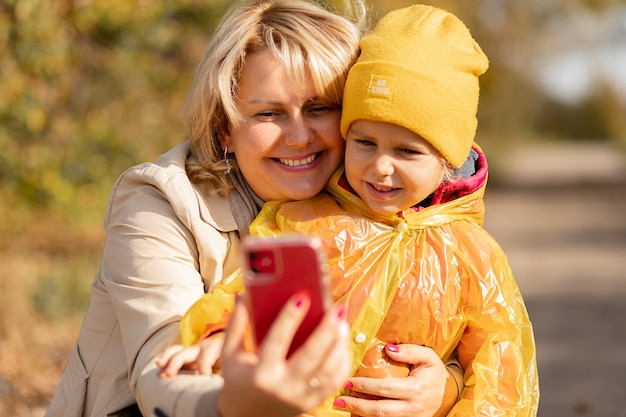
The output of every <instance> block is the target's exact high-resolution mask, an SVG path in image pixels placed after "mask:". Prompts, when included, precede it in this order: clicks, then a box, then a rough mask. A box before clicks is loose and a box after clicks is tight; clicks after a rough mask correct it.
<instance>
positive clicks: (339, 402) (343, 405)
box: [333, 399, 346, 408]
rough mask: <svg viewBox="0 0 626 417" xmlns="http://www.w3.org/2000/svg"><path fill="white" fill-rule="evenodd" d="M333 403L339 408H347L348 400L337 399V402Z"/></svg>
mask: <svg viewBox="0 0 626 417" xmlns="http://www.w3.org/2000/svg"><path fill="white" fill-rule="evenodd" d="M333 405H334V406H335V407H337V408H346V402H345V401H344V400H339V399H337V400H335V402H333Z"/></svg>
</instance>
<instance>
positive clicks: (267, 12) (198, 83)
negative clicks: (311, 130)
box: [183, 0, 365, 194]
mask: <svg viewBox="0 0 626 417" xmlns="http://www.w3.org/2000/svg"><path fill="white" fill-rule="evenodd" d="M345 3H346V6H345V7H344V9H345V10H344V13H345V14H346V16H341V15H339V14H338V13H337V12H331V11H329V10H327V9H325V8H323V7H321V6H319V5H317V4H315V3H312V2H307V1H300V0H256V1H253V2H248V3H247V4H241V5H239V6H235V7H233V8H231V9H230V11H229V12H228V13H227V14H226V15H225V16H224V17H223V18H222V20H221V23H220V25H219V26H218V28H217V29H216V31H215V32H214V34H213V36H212V37H211V40H210V42H209V45H208V47H207V49H206V52H205V54H204V56H203V57H202V59H201V61H200V63H199V64H198V67H197V68H196V73H195V77H194V80H193V83H192V86H191V89H190V92H189V94H188V96H187V99H186V102H185V104H184V107H183V123H184V127H185V139H186V140H188V141H189V142H190V144H191V153H190V155H189V157H188V158H187V164H186V169H187V175H188V176H189V178H190V179H191V181H193V182H194V183H204V184H206V185H207V191H208V192H209V193H220V194H226V193H227V192H228V190H229V186H228V183H227V182H226V174H225V170H226V169H227V165H226V163H225V161H224V152H223V151H222V149H221V146H220V143H219V134H220V132H221V131H225V130H226V129H227V127H228V124H229V123H230V124H232V125H234V126H236V125H237V123H238V122H239V121H240V120H241V114H240V112H239V109H238V108H237V106H236V104H235V99H234V95H235V93H236V91H237V86H238V81H239V78H240V76H241V71H242V68H243V66H244V65H245V58H246V54H247V53H248V52H251V51H258V50H270V51H272V53H274V55H275V56H276V57H277V58H278V59H279V60H280V61H282V62H283V63H284V64H285V67H286V68H287V71H288V72H289V73H290V75H291V77H292V78H293V79H294V81H295V82H296V83H303V82H304V80H305V78H306V76H307V74H310V76H311V78H312V80H313V83H314V86H315V90H316V92H317V93H318V95H319V97H320V98H321V99H322V100H324V101H326V102H328V104H329V105H337V106H338V107H340V106H341V102H342V98H343V89H344V84H345V80H346V77H347V73H348V70H349V69H350V67H351V66H352V64H353V63H354V62H355V60H356V56H357V54H358V47H359V39H360V36H361V33H362V31H363V30H364V28H365V6H364V5H363V3H362V0H346V2H345ZM348 15H350V17H348ZM300 85H303V84H300ZM337 129H339V126H337ZM230 163H231V165H233V166H232V167H231V168H235V166H234V164H235V163H236V162H235V161H234V160H231V162H230Z"/></svg>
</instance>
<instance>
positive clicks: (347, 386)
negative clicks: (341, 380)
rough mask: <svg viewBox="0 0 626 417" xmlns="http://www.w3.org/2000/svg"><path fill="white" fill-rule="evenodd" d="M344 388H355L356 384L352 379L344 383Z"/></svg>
mask: <svg viewBox="0 0 626 417" xmlns="http://www.w3.org/2000/svg"><path fill="white" fill-rule="evenodd" d="M344 388H346V389H352V388H354V384H353V383H352V382H350V381H348V382H346V384H345V385H344Z"/></svg>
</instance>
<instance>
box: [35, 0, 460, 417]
mask: <svg viewBox="0 0 626 417" xmlns="http://www.w3.org/2000/svg"><path fill="white" fill-rule="evenodd" d="M357 6H359V7H362V5H361V4H360V3H359V4H357ZM359 36H360V30H359V27H358V25H356V24H354V23H352V22H351V21H350V20H348V19H346V18H344V17H340V16H338V15H335V14H332V13H330V12H328V11H325V10H323V9H321V8H320V7H318V6H315V5H313V4H310V3H306V2H300V1H293V0H277V1H257V2H254V3H253V4H250V5H249V6H241V7H235V8H233V9H231V11H230V12H229V13H228V15H227V16H226V17H225V18H224V20H223V21H222V23H221V25H220V26H219V28H218V29H217V30H216V32H215V33H214V35H213V37H212V39H211V42H210V44H209V46H208V48H207V52H206V53H205V56H204V57H203V59H202V61H201V62H200V65H199V67H198V69H197V72H196V77H195V80H194V84H193V86H192V88H191V92H190V94H189V97H188V100H187V102H186V106H185V109H184V119H185V120H184V121H185V131H186V132H185V133H186V140H185V142H184V143H182V144H180V145H178V146H176V147H174V148H173V149H171V150H170V151H169V152H167V153H165V154H164V155H162V156H161V157H159V158H158V159H157V161H156V162H155V163H145V164H142V165H138V166H136V167H133V168H131V169H129V170H128V171H127V172H125V173H124V174H122V176H121V177H120V178H119V179H118V181H117V182H116V184H115V185H114V187H113V190H112V193H111V199H110V203H109V206H108V208H107V211H106V214H105V222H104V225H105V230H106V234H107V236H106V240H105V243H104V249H103V257H102V264H101V267H100V270H99V272H98V274H97V276H96V279H95V282H94V284H93V287H92V297H91V301H90V305H89V308H88V311H87V313H86V317H85V320H84V323H83V327H82V329H81V332H80V335H79V338H78V342H77V345H76V348H75V350H74V352H73V353H72V356H71V357H70V359H69V362H68V365H67V366H66V369H65V372H64V376H63V379H62V381H61V383H60V385H59V387H58V388H57V391H56V393H55V396H54V398H53V401H52V404H51V405H50V408H49V409H48V412H47V414H46V416H47V417H57V416H63V417H73V416H90V417H91V416H135V415H142V414H143V415H146V416H147V415H151V413H152V412H153V410H155V409H159V410H162V411H163V412H164V413H165V414H167V415H169V416H171V417H174V416H217V415H221V416H222V417H229V416H235V415H240V416H245V415H251V414H254V415H255V416H259V415H265V414H267V415H268V416H270V415H271V416H295V415H297V414H299V413H300V412H302V411H305V410H307V409H310V408H313V407H314V406H315V405H317V404H318V403H320V402H321V401H322V400H323V399H324V398H325V397H326V396H328V395H329V394H330V393H332V392H334V391H335V390H336V389H337V388H338V387H339V386H340V385H341V384H342V382H343V381H344V380H345V379H346V378H347V376H348V374H349V371H348V368H349V366H347V364H346V363H347V362H349V357H348V354H347V347H346V346H347V342H346V340H345V334H344V333H342V331H341V327H342V325H341V311H338V310H333V311H330V312H329V313H328V315H327V317H326V318H325V321H324V324H323V326H322V328H321V329H320V331H319V332H316V333H315V334H313V335H312V337H311V338H310V340H309V341H308V342H307V343H306V344H305V347H306V346H308V347H309V348H308V349H305V350H304V351H303V354H302V355H300V356H299V357H298V360H293V361H292V360H290V361H289V362H286V361H285V360H284V356H283V357H281V356H280V354H279V353H280V351H281V348H285V346H288V343H289V340H286V339H289V337H290V334H292V333H291V331H292V330H293V328H294V326H296V325H297V322H298V320H299V319H301V317H302V311H303V310H304V309H306V300H294V302H292V303H289V304H288V305H286V306H285V309H284V314H283V316H281V318H279V320H278V321H277V322H276V323H275V326H274V330H273V337H270V338H269V339H268V340H269V342H268V343H267V346H266V347H267V349H265V350H263V351H261V352H260V353H259V356H258V357H250V356H246V354H244V352H242V351H240V350H239V349H238V347H239V346H240V343H239V342H240V341H241V334H242V332H241V328H242V327H243V326H245V323H246V321H247V317H246V313H245V311H243V309H241V308H239V309H237V310H236V311H235V316H234V318H233V322H234V324H233V326H232V327H233V329H231V332H229V333H227V335H226V342H225V348H224V354H223V357H222V366H223V368H224V372H223V373H224V378H223V379H222V377H220V376H217V375H185V374H182V375H177V376H175V377H172V378H166V379H160V378H158V376H157V373H158V366H157V364H156V356H157V355H158V354H159V352H161V351H163V349H165V348H166V347H167V346H168V345H169V344H170V343H172V342H173V341H174V340H175V338H176V337H177V335H178V333H179V320H180V317H181V316H182V315H183V314H184V313H185V312H186V311H187V309H188V308H189V307H190V306H191V305H192V304H193V303H194V302H195V301H196V300H197V299H198V298H200V296H201V295H202V294H203V293H204V292H206V291H210V290H211V289H212V287H213V286H214V285H215V284H216V283H218V282H220V280H221V279H222V278H223V277H225V276H227V275H228V274H230V273H231V272H232V271H233V270H234V269H235V268H236V267H237V265H238V259H237V254H238V247H239V242H240V238H241V237H242V236H243V235H245V234H246V233H247V230H248V225H249V223H250V222H251V221H252V220H253V219H254V217H255V216H256V214H257V213H258V211H259V209H260V208H261V206H262V204H263V202H264V201H265V200H269V199H291V200H296V199H305V198H310V197H312V196H314V195H315V194H317V193H318V192H319V191H320V190H321V189H322V188H323V186H324V184H325V182H326V181H327V179H328V178H329V177H330V175H331V173H332V172H333V171H334V170H335V168H336V167H337V166H338V165H339V163H340V162H341V161H342V158H343V150H344V142H343V139H342V138H341V135H340V133H339V117H340V103H341V98H342V90H343V85H344V81H345V77H346V74H347V70H348V69H349V67H350V65H351V64H352V63H353V62H354V60H355V58H356V54H357V50H358V41H359ZM315 346H317V347H316V348H313V347H315ZM319 346H323V347H324V348H325V349H326V352H327V354H326V355H324V356H323V357H319V356H322V355H318V352H319ZM406 348H407V351H404V352H403V353H402V352H401V354H400V356H399V360H403V361H408V360H409V359H410V360H412V361H413V362H419V365H418V366H419V367H421V368H423V369H424V371H423V374H422V375H423V376H422V377H421V378H420V379H417V378H403V379H398V380H397V381H393V382H394V385H393V388H395V389H394V391H395V392H400V393H401V396H393V395H390V394H389V393H387V392H386V391H385V389H386V388H389V384H388V383H382V382H381V381H379V380H377V381H372V383H371V384H369V385H368V384H366V385H367V386H366V387H365V388H364V389H367V390H369V391H372V392H371V393H379V394H380V395H381V396H383V397H389V398H390V399H393V401H388V402H387V401H382V402H376V401H367V400H363V399H356V398H355V399H354V402H350V401H348V404H347V407H346V409H347V410H349V411H353V412H354V413H356V414H360V415H363V416H367V415H373V413H375V412H386V413H391V412H394V413H395V414H396V415H408V414H413V415H424V416H427V415H428V416H429V415H432V414H433V412H434V410H436V409H437V408H438V407H439V406H442V407H444V406H446V407H451V405H452V404H449V402H447V401H443V397H444V387H445V386H446V385H447V384H446V382H447V381H448V380H449V378H448V374H447V371H446V368H445V366H444V365H443V364H442V363H441V361H439V360H438V359H437V358H436V356H433V355H431V354H430V352H428V351H426V352H424V351H423V350H421V349H419V347H417V346H412V347H411V346H409V347H406ZM411 352H414V354H413V355H409V356H407V355H408V354H409V353H411ZM403 355H404V356H403ZM312 367H314V368H312ZM305 369H306V370H308V372H303V370H305ZM312 369H315V370H316V373H315V375H314V377H315V380H316V383H315V384H310V381H311V380H312V378H311V375H310V372H311V371H312ZM420 381H424V382H422V383H420ZM448 385H449V384H448ZM455 389H456V387H455ZM244 395H245V401H241V400H240V398H242V396H244ZM394 395H396V394H394ZM446 398H448V396H446ZM442 402H443V403H444V404H443V405H442ZM444 408H445V407H444ZM419 413H422V414H419Z"/></svg>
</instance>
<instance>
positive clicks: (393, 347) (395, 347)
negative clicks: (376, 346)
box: [385, 343, 400, 353]
mask: <svg viewBox="0 0 626 417" xmlns="http://www.w3.org/2000/svg"><path fill="white" fill-rule="evenodd" d="M385 348H387V350H388V351H389V352H395V353H397V352H400V346H398V345H393V344H391V343H388V344H387V346H385Z"/></svg>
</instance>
